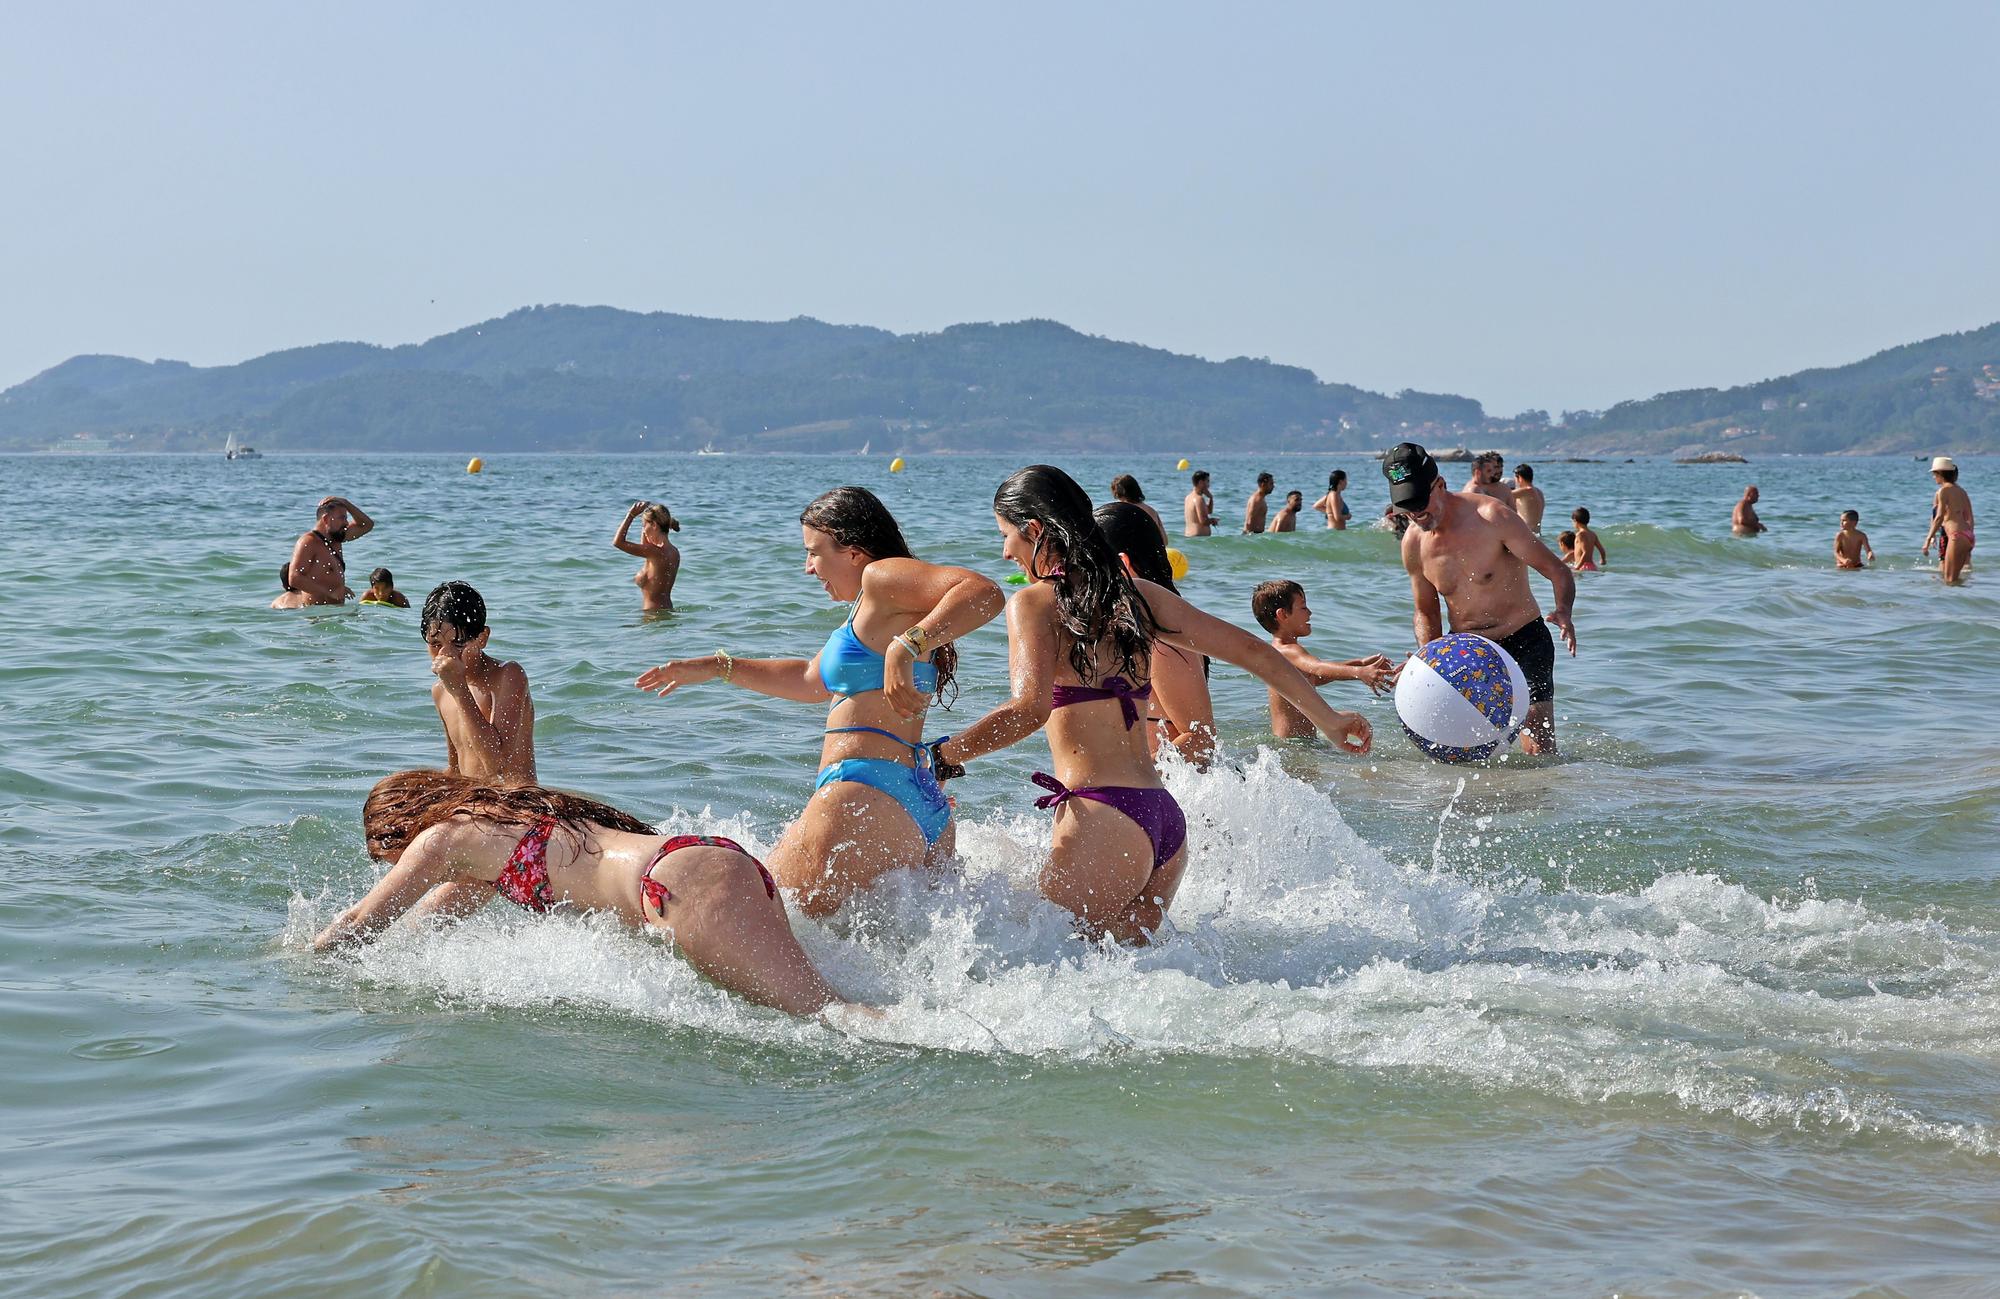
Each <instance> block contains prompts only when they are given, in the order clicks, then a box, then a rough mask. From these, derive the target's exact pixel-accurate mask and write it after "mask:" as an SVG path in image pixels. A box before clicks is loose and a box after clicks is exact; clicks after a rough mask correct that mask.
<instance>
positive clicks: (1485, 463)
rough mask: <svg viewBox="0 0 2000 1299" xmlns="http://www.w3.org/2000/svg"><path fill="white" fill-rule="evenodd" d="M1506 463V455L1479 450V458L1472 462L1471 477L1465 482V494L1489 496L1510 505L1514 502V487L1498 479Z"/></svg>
mask: <svg viewBox="0 0 2000 1299" xmlns="http://www.w3.org/2000/svg"><path fill="white" fill-rule="evenodd" d="M1506 465H1507V460H1506V457H1504V456H1502V455H1501V454H1500V453H1499V452H1498V451H1482V452H1480V453H1479V458H1478V459H1477V460H1474V461H1473V462H1472V477H1471V478H1470V479H1469V480H1467V482H1466V484H1465V494H1466V495H1468V496H1490V497H1492V498H1493V499H1494V500H1496V501H1503V502H1505V503H1506V504H1507V505H1508V506H1510V507H1511V506H1512V505H1513V504H1514V489H1513V488H1511V487H1509V486H1507V485H1506V484H1505V483H1502V482H1501V481H1500V471H1501V470H1502V469H1504V468H1506Z"/></svg>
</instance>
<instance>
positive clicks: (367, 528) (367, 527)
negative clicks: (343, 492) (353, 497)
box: [330, 496, 375, 541]
mask: <svg viewBox="0 0 2000 1299" xmlns="http://www.w3.org/2000/svg"><path fill="white" fill-rule="evenodd" d="M330 503H331V504H334V505H338V506H339V507H340V508H342V509H343V510H346V511H347V539H348V540H349V541H359V540H360V539H361V538H363V537H365V536H367V535H368V534H369V533H371V532H373V531H375V520H373V519H371V518H369V517H368V515H367V514H366V513H365V512H364V511H363V510H362V508H361V507H360V506H359V505H356V504H355V503H354V502H353V501H350V500H348V499H347V498H346V497H345V496H335V497H333V498H331V502H330Z"/></svg>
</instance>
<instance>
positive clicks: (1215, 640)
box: [1134, 581, 1373, 753]
mask: <svg viewBox="0 0 2000 1299" xmlns="http://www.w3.org/2000/svg"><path fill="white" fill-rule="evenodd" d="M1134 585H1135V586H1137V587H1138V588H1139V593H1140V594H1141V595H1143V596H1145V597H1146V603H1147V604H1149V605H1151V606H1152V609H1153V616H1154V617H1155V618H1156V619H1158V620H1159V623H1160V639H1161V640H1164V641H1166V642H1167V643H1168V644H1169V645H1178V646H1180V647H1181V648H1183V649H1189V650H1193V651H1194V652H1195V653H1197V654H1206V655H1208V656H1209V657H1211V658H1218V659H1222V660H1223V661H1224V662H1227V663H1234V664H1235V665H1236V666H1237V667H1239V668H1243V669H1244V670H1246V671H1249V672H1253V673H1255V674H1256V675H1257V676H1258V677H1259V678H1260V679H1262V681H1263V682H1264V684H1265V685H1267V686H1270V687H1271V688H1272V689H1273V690H1275V691H1277V692H1278V693H1279V694H1281V695H1283V696H1284V697H1285V698H1286V699H1287V700H1289V701H1290V702H1291V704H1292V706H1293V707H1294V708H1296V709H1298V710H1299V711H1300V712H1302V713H1304V714H1305V715H1306V720H1307V721H1310V722H1311V723H1312V724H1313V725H1315V726H1317V727H1319V729H1320V731H1321V733H1322V734H1324V735H1326V736H1328V737H1329V738H1331V739H1332V740H1333V741H1334V742H1335V743H1336V744H1338V745H1339V746H1340V747H1341V748H1343V749H1346V750H1347V751H1348V752H1349V753H1366V752H1368V745H1369V742H1370V738H1371V736H1372V735H1373V728H1372V727H1370V726H1369V725H1368V719H1367V718H1365V717H1363V716H1362V715H1361V714H1359V713H1344V712H1340V711H1337V710H1335V709H1333V708H1330V707H1328V706H1327V702H1326V700H1324V699H1321V698H1320V697H1319V692H1318V691H1317V690H1314V689H1313V684H1312V682H1310V681H1308V680H1306V679H1305V676H1304V675H1303V674H1302V673H1300V671H1299V670H1298V669H1297V668H1295V667H1293V666H1292V665H1291V664H1290V663H1287V662H1286V661H1285V656H1284V655H1282V654H1280V653H1278V651H1277V650H1276V649H1274V648H1273V647H1271V646H1270V645H1268V644H1266V643H1265V642H1263V641H1261V640H1258V639H1257V638H1256V637H1255V636H1252V635H1251V634H1250V633H1249V632H1247V631H1244V630H1243V629H1242V628H1241V627H1237V626H1233V625H1231V624H1229V623H1226V622H1224V621H1222V619H1220V618H1217V617H1214V616H1212V615H1210V614H1205V613H1203V612H1202V611H1201V610H1199V609H1197V608H1195V607H1194V606H1193V605H1191V604H1189V603H1188V602H1187V601H1186V600H1183V599H1181V598H1180V597H1179V596H1178V595H1175V594H1174V593H1173V592H1172V591H1169V590H1167V588H1165V587H1164V586H1155V585H1153V584H1152V583H1151V582H1146V581H1140V582H1135V583H1134Z"/></svg>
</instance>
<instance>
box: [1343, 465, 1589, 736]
mask: <svg viewBox="0 0 2000 1299" xmlns="http://www.w3.org/2000/svg"><path fill="white" fill-rule="evenodd" d="M1382 476H1383V477H1385V478H1387V479H1388V480H1389V505H1390V508H1392V509H1394V510H1395V511H1396V512H1397V513H1398V514H1400V515H1402V516H1403V517H1405V518H1407V519H1408V520H1409V522H1410V527H1409V530H1408V531H1407V532H1405V533H1404V534H1403V568H1404V570H1405V571H1406V572H1408V573H1409V575H1410V595H1411V597H1412V598H1413V600H1414V601H1415V604H1416V630H1417V643H1418V644H1419V645H1426V644H1429V643H1430V642H1431V641H1434V640H1436V639H1437V638H1438V637H1439V636H1440V635H1442V634H1443V632H1444V627H1443V625H1442V622H1441V620H1440V618H1439V616H1438V599H1439V597H1440V596H1442V597H1443V599H1444V604H1445V607H1446V609H1448V610H1449V611H1450V613H1451V629H1452V630H1453V631H1455V632H1460V631H1463V632H1474V633H1476V634H1478V635H1481V636H1484V637H1486V638H1487V639H1489V640H1492V641H1496V642H1498V643H1499V645H1500V647H1501V648H1502V649H1504V650H1506V651H1507V652H1508V653H1509V654H1512V655H1513V656H1514V661H1515V662H1516V663H1519V664H1520V665H1521V672H1522V675H1524V676H1526V677H1527V679H1528V724H1527V727H1526V729H1524V730H1523V731H1522V732H1521V748H1522V750H1523V751H1524V752H1527V753H1554V752H1555V751H1556V730H1555V698H1556V675H1555V669H1556V649H1555V642H1554V641H1553V640H1552V639H1550V636H1549V629H1548V627H1547V626H1544V625H1543V620H1542V610H1541V606H1540V605H1538V604H1536V603H1535V596H1534V593H1533V592H1532V591H1530V590H1529V589H1528V570H1529V569H1531V568H1532V569H1534V570H1535V571H1536V572H1537V573H1540V574H1541V575H1542V576H1543V577H1546V578H1548V579H1549V583H1550V585H1552V586H1553V587H1554V588H1555V608H1554V609H1553V610H1551V611H1550V613H1549V616H1548V622H1550V623H1553V624H1554V625H1555V627H1556V629H1557V630H1558V631H1560V632H1561V633H1562V638H1563V643H1564V644H1565V645H1567V646H1568V647H1569V652H1570V653H1571V654H1572V655H1574V654H1575V653H1576V627H1575V625H1574V624H1572V623H1571V621H1570V607H1571V606H1572V605H1573V604H1574V603H1575V602H1576V577H1575V576H1574V575H1573V574H1572V573H1571V572H1570V571H1569V567H1568V565H1566V564H1564V563H1563V562H1562V561H1561V560H1560V559H1558V558H1556V556H1555V552H1553V551H1551V550H1550V549H1549V548H1548V547H1547V546H1545V545H1543V544H1542V542H1541V539H1540V538H1539V537H1537V536H1535V534H1534V533H1532V532H1530V531H1529V530H1528V525H1527V523H1526V521H1525V520H1523V519H1522V518H1521V516H1520V515H1518V514H1516V513H1515V512H1514V511H1513V509H1512V507H1511V506H1508V505H1503V504H1502V503H1501V502H1499V501H1497V500H1490V499H1487V498H1484V497H1481V496H1472V495H1461V494H1458V493H1456V492H1453V491H1452V490H1451V489H1450V488H1449V487H1447V486H1446V485H1445V482H1444V478H1443V477H1442V475H1440V474H1439V473H1438V466H1437V461H1436V460H1433V459H1432V458H1431V456H1430V453H1429V452H1427V451H1425V450H1424V449H1423V448H1422V447H1420V446H1418V445H1417V444H1416V443H1414V442H1404V443H1401V444H1400V445H1398V446H1395V447H1393V448H1391V449H1390V451H1389V453H1388V455H1386V456H1384V457H1383V458H1382Z"/></svg>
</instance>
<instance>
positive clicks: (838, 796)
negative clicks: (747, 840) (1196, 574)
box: [636, 525, 1006, 916]
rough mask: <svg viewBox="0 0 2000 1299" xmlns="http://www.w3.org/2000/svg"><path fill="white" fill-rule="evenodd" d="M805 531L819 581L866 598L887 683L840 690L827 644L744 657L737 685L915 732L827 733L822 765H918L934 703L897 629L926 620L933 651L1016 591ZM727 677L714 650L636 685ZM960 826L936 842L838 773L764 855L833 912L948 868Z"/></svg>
mask: <svg viewBox="0 0 2000 1299" xmlns="http://www.w3.org/2000/svg"><path fill="white" fill-rule="evenodd" d="M800 534H801V539H802V541H803V542H804V545H805V553H806V561H805V571H806V573H807V575H808V576H810V577H813V578H816V579H817V580H818V581H819V584H820V586H821V587H822V588H823V589H824V590H825V591H826V594H827V598H828V599H830V600H838V601H846V600H853V601H856V605H855V613H854V634H855V635H856V636H858V637H860V638H861V643H862V644H864V645H866V646H868V647H869V648H870V649H875V650H877V651H878V652H880V653H881V654H882V656H883V674H882V676H883V688H882V689H881V690H879V691H877V690H871V691H868V692H867V693H865V694H860V695H854V696H845V695H842V696H836V695H834V694H833V693H832V692H831V691H829V690H828V689H827V688H826V682H825V681H824V680H823V679H822V678H821V677H820V671H819V656H818V655H817V654H815V655H814V656H813V657H811V658H809V659H747V658H739V659H735V660H733V666H732V667H731V669H730V675H729V683H730V684H731V685H737V686H741V687H743V688H744V689H746V690H754V691H756V692H757V693H758V694H761V695H770V696H772V697H773V698H777V699H796V700H799V701H801V702H804V703H821V704H830V705H831V707H829V708H828V709H827V714H826V727H827V729H828V730H829V731H831V730H832V728H835V727H851V726H870V727H875V728H877V729H879V730H883V731H888V732H890V734H893V735H897V736H901V737H902V738H903V739H904V740H905V741H906V742H907V743H904V744H898V743H896V742H895V741H894V740H891V739H889V738H888V737H887V736H883V735H874V734H870V733H868V732H852V731H847V732H842V733H838V734H827V735H825V736H824V737H823V738H822V739H821V741H820V758H819V768H818V769H824V768H826V767H828V766H830V765H832V764H833V763H836V762H839V761H841V760H842V759H844V758H884V759H887V760H889V761H891V762H897V763H900V764H902V765H904V766H908V765H910V763H911V756H912V755H911V752H910V748H909V746H910V744H915V743H918V742H920V741H921V740H922V739H923V738H924V734H923V727H924V716H925V712H926V710H927V709H928V708H929V707H930V702H931V701H930V697H929V696H928V695H924V694H922V693H920V692H919V691H918V690H917V687H916V680H915V671H916V659H915V658H914V657H913V656H912V655H911V654H910V651H909V647H908V646H907V645H905V644H904V643H903V642H902V641H900V640H898V639H896V638H897V637H899V636H901V635H903V634H904V633H905V632H907V631H909V630H910V628H911V627H921V628H923V630H924V633H925V634H926V636H927V637H928V643H927V648H926V653H928V654H935V653H936V649H937V647H938V646H940V645H944V644H947V643H949V642H951V641H955V640H957V639H958V638H959V637H961V636H964V635H966V634H967V633H969V632H971V631H973V630H975V629H977V628H979V627H982V626H984V625H985V624H986V623H988V622H991V621H992V620H993V618H994V617H995V615H997V614H998V613H999V612H1000V610H1001V607H1002V606H1003V605H1004V604H1005V603H1006V601H1005V597H1003V596H1002V595H1001V594H1000V588H999V587H998V586H997V585H995V584H994V583H993V581H992V580H990V579H988V578H986V577H983V576H981V575H980V574H978V573H975V572H973V571H972V570H971V569H967V568H957V567H952V566H949V565H944V564H927V563H925V562H923V561H922V560H919V559H907V558H890V559H876V558H873V557H872V556H870V555H868V554H867V553H866V552H864V551H862V550H860V549H858V548H856V547H853V546H842V545H840V544H839V543H838V542H837V541H835V539H834V538H833V536H832V535H831V534H829V533H826V532H822V531H821V530H820V529H818V528H814V527H807V526H803V525H802V526H801V528H800ZM721 675H722V660H721V659H720V658H719V657H717V656H716V655H713V654H711V655H708V656H706V657H703V658H696V659H676V660H674V661H672V662H670V663H663V664H661V665H660V666H659V667H656V668H653V669H652V670H650V671H648V672H645V673H643V674H641V676H640V677H639V679H638V681H637V682H636V684H637V685H638V687H639V689H641V690H650V691H652V692H654V693H655V694H658V695H661V696H665V695H669V694H672V693H673V692H674V691H675V690H677V689H679V688H680V687H682V686H685V685H692V684H695V683H696V682H701V681H713V680H716V679H718V678H720V677H721ZM957 835H958V828H957V823H956V822H951V823H948V824H947V825H946V826H945V829H944V833H943V834H942V835H940V836H939V838H938V841H937V843H936V844H930V843H926V842H925V840H924V836H923V832H922V831H921V830H919V829H918V828H917V826H916V823H915V822H913V821H911V820H910V817H909V814H908V813H907V812H905V811H904V810H903V806H902V804H900V803H898V802H897V801H896V800H895V799H894V798H893V797H891V796H890V795H888V794H885V793H883V792H882V791H881V790H879V789H876V788H874V787H873V786H870V785H863V784H860V783H858V782H856V781H851V780H837V781H831V782H829V783H828V784H826V785H824V786H822V787H821V788H819V789H818V790H817V791H815V792H814V794H813V795H812V797H811V798H809V799H808V800H807V801H806V806H805V809H804V810H803V811H801V812H800V813H799V816H798V819H797V820H795V821H793V822H792V824H791V825H790V826H788V827H787V828H786V830H785V832H784V834H783V835H782V836H781V837H780V838H779V840H778V843H777V846H776V847H774V848H772V849H771V851H770V853H769V854H768V856H767V857H766V858H765V864H766V865H767V866H769V867H770V868H771V873H772V874H773V875H775V876H777V877H778V882H779V883H780V884H783V885H784V886H785V887H786V888H789V889H795V890H797V898H798V903H799V909H800V910H801V911H803V912H805V913H806V914H807V915H809V916H824V915H829V914H831V913H832V912H834V911H836V910H838V909H839V908H840V906H841V904H842V903H844V902H846V901H847V899H848V898H849V897H850V896H852V895H853V894H854V893H856V892H859V891H860V890H862V889H865V888H867V887H869V886H870V885H872V884H873V883H874V882H875V881H876V880H877V879H879V878H880V877H881V876H883V875H884V874H886V873H887V872H889V871H891V870H897V869H901V868H909V867H928V868H930V869H932V870H943V869H944V868H945V867H946V866H947V865H948V864H949V863H950V862H951V860H952V858H953V856H954V855H955V853H956V851H957Z"/></svg>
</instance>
